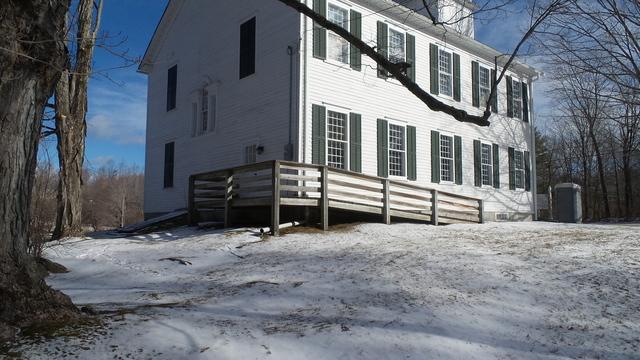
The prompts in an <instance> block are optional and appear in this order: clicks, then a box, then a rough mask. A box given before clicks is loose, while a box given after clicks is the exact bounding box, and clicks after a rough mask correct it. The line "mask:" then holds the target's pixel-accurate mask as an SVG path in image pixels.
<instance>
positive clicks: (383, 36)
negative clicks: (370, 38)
mask: <svg viewBox="0 0 640 360" xmlns="http://www.w3.org/2000/svg"><path fill="white" fill-rule="evenodd" d="M388 43H389V26H388V25H387V24H385V23H383V22H382V21H378V43H377V50H378V54H380V55H382V56H384V57H385V58H388V55H387V48H388ZM378 77H380V78H386V77H387V72H386V71H385V70H384V69H383V68H382V66H380V65H378Z"/></svg>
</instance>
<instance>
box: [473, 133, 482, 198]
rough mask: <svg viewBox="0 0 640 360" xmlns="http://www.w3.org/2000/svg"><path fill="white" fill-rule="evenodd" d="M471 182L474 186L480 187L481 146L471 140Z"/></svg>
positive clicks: (477, 141)
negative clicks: (472, 181)
mask: <svg viewBox="0 0 640 360" xmlns="http://www.w3.org/2000/svg"><path fill="white" fill-rule="evenodd" d="M473 180H474V184H475V186H480V187H481V186H482V144H481V143H480V140H473Z"/></svg>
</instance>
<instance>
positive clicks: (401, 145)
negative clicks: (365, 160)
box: [389, 124, 407, 176]
mask: <svg viewBox="0 0 640 360" xmlns="http://www.w3.org/2000/svg"><path fill="white" fill-rule="evenodd" d="M406 153H407V147H406V136H405V127H404V126H400V125H395V124H389V175H391V176H405V174H406V158H407V156H406Z"/></svg>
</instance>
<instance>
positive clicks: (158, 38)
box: [137, 0, 185, 74]
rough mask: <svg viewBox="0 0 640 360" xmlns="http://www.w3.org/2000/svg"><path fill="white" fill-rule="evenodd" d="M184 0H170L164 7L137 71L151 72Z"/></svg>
mask: <svg viewBox="0 0 640 360" xmlns="http://www.w3.org/2000/svg"><path fill="white" fill-rule="evenodd" d="M184 2H185V0H169V2H168V3H167V6H166V7H165V8H164V12H163V13H162V17H160V21H158V24H157V25H156V28H155V30H154V31H153V35H152V36H151V40H149V44H148V45H147V49H146V50H145V52H144V55H143V56H142V60H141V61H140V65H138V70H137V71H138V72H139V73H142V74H149V73H150V72H151V70H152V69H153V62H154V61H153V60H154V58H155V56H156V54H157V52H158V50H159V49H160V48H161V47H162V42H163V40H164V38H165V36H166V30H167V28H168V27H169V25H170V24H171V23H173V21H174V20H175V18H176V16H177V15H178V12H179V11H180V9H181V8H182V5H183V4H184Z"/></svg>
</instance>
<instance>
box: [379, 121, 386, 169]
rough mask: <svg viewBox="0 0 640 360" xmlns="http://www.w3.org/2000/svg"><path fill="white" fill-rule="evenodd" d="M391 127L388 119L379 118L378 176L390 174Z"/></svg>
mask: <svg viewBox="0 0 640 360" xmlns="http://www.w3.org/2000/svg"><path fill="white" fill-rule="evenodd" d="M388 131H389V128H388V126H387V120H383V119H378V176H380V177H387V176H389V135H388Z"/></svg>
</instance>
